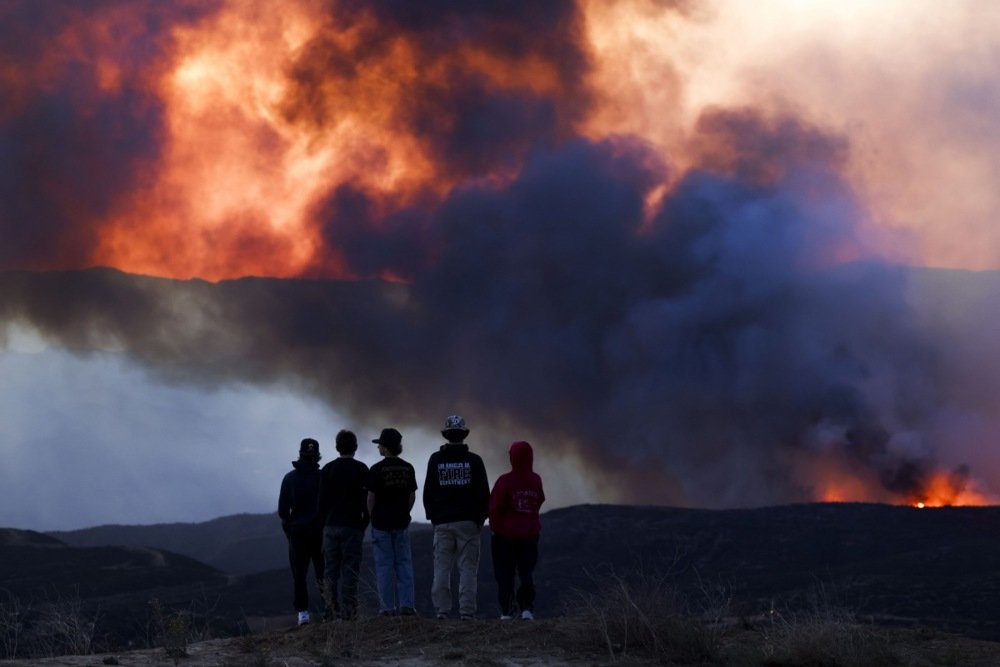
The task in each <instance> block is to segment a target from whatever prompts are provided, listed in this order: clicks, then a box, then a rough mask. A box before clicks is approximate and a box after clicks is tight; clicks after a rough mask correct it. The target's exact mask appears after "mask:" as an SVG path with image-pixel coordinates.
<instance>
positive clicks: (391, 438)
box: [372, 428, 403, 456]
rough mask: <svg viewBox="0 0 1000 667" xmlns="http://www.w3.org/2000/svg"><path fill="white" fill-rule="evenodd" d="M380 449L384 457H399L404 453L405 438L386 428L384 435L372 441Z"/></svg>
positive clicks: (392, 429) (383, 430) (383, 431)
mask: <svg viewBox="0 0 1000 667" xmlns="http://www.w3.org/2000/svg"><path fill="white" fill-rule="evenodd" d="M372 442H374V443H375V444H376V445H378V447H379V453H381V454H382V455H383V456H399V454H400V452H402V451H403V436H402V434H400V432H399V431H397V430H396V429H394V428H384V429H382V433H381V434H380V435H379V436H378V437H377V438H375V439H374V440H372Z"/></svg>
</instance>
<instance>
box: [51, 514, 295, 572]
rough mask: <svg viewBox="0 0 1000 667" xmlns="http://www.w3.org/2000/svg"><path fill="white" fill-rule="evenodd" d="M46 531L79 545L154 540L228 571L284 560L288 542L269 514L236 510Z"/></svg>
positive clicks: (273, 565) (260, 568) (159, 545)
mask: <svg viewBox="0 0 1000 667" xmlns="http://www.w3.org/2000/svg"><path fill="white" fill-rule="evenodd" d="M49 534H50V535H52V536H53V537H55V538H57V539H60V540H62V541H64V542H66V543H67V544H71V545H73V546H79V547H93V546H102V545H117V546H133V547H138V546H155V547H157V548H160V549H167V550H169V551H173V552H176V553H179V554H184V555H185V556H190V557H191V558H195V559H197V560H200V561H202V562H203V563H207V564H208V565H211V566H212V567H214V568H217V569H219V570H222V571H223V572H228V573H230V574H249V573H251V572H262V571H264V570H270V569H274V568H276V567H282V566H283V565H284V564H285V563H286V562H287V561H288V545H287V543H286V542H285V536H284V534H283V533H282V532H281V523H280V522H279V521H278V517H277V516H276V515H274V514H236V515H233V516H226V517H221V518H218V519H213V520H211V521H205V522H202V523H160V524H153V525H149V526H122V525H114V524H110V525H104V526H96V527H94V528H84V529H82V530H71V531H58V532H52V533H49Z"/></svg>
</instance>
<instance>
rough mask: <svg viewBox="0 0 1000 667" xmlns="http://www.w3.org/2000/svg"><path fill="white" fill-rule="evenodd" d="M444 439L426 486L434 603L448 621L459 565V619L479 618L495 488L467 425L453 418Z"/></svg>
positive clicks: (448, 421)
mask: <svg viewBox="0 0 1000 667" xmlns="http://www.w3.org/2000/svg"><path fill="white" fill-rule="evenodd" d="M441 435H443V436H444V437H445V439H446V440H447V441H448V442H447V443H445V444H444V445H441V448H440V449H439V450H438V451H436V452H434V453H433V454H431V456H430V459H429V460H428V461H427V476H426V478H425V480H424V491H423V501H424V511H425V512H426V513H427V518H428V520H430V522H431V523H432V524H433V526H434V579H433V583H432V584H431V601H432V602H433V604H434V608H435V610H436V611H437V617H438V618H447V617H448V614H449V613H450V612H451V609H452V605H453V601H452V595H451V572H452V569H453V568H454V567H455V565H456V564H457V565H458V613H459V616H460V617H461V618H462V619H471V618H474V617H475V615H476V594H477V592H478V576H479V551H480V532H481V531H482V527H483V524H484V523H486V516H487V508H488V505H489V500H490V482H489V479H487V477H486V466H485V465H484V464H483V460H482V459H481V458H480V457H479V455H477V454H474V453H472V452H471V451H469V446H468V445H467V444H465V442H464V441H465V438H466V437H467V436H468V435H469V429H468V428H466V425H465V420H464V419H462V417H460V416H458V415H452V416H451V417H448V418H447V419H446V420H445V425H444V429H442V431H441Z"/></svg>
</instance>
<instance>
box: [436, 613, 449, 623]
mask: <svg viewBox="0 0 1000 667" xmlns="http://www.w3.org/2000/svg"><path fill="white" fill-rule="evenodd" d="M437 620H439V621H446V620H448V614H445V613H444V612H440V611H439V612H438V614H437Z"/></svg>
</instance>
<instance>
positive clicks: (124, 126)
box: [0, 0, 212, 268]
mask: <svg viewBox="0 0 1000 667" xmlns="http://www.w3.org/2000/svg"><path fill="white" fill-rule="evenodd" d="M196 7H197V9H196ZM211 7H212V3H193V2H192V3H188V2H174V3H160V2H131V1H125V0H104V1H94V2H86V3H83V2H75V1H70V0H54V1H52V2H48V1H47V2H33V1H32V0H11V1H9V2H4V3H3V6H2V8H0V87H2V88H3V89H5V90H4V94H2V95H0V201H3V206H2V207H0V237H2V238H3V244H2V245H0V266H4V267H27V268H47V267H52V266H60V267H70V266H74V265H77V266H79V265H80V264H81V263H85V262H86V259H87V258H88V257H89V255H90V252H91V250H92V249H93V247H94V245H95V244H96V243H97V241H98V238H97V236H96V229H97V227H98V224H97V223H99V222H101V221H103V220H104V219H105V218H106V217H107V216H108V215H109V214H111V213H113V211H114V207H115V204H116V202H117V201H118V198H119V197H120V196H121V195H122V194H124V193H128V192H130V191H131V190H132V189H133V188H134V187H136V185H138V184H139V183H141V179H142V178H143V175H144V174H146V173H147V172H148V168H149V166H150V164H151V163H152V161H153V160H155V158H156V157H157V155H158V152H159V141H160V139H159V127H160V122H161V114H162V108H161V103H160V101H159V100H158V99H157V97H156V96H155V95H154V94H153V91H151V90H150V85H151V84H152V79H153V77H154V75H155V73H154V72H153V71H151V70H150V69H149V68H150V67H151V66H152V65H153V64H154V63H155V62H156V61H157V59H158V58H160V57H162V55H163V53H164V51H165V49H166V48H167V44H168V42H169V32H170V29H171V28H172V27H174V26H175V25H177V24H179V23H181V22H184V21H190V20H194V19H196V18H197V17H198V16H199V15H201V14H204V13H206V12H208V11H210V9H211ZM102 60H106V61H107V62H111V63H114V65H115V66H116V67H118V68H120V74H121V81H120V84H119V85H116V86H108V85H106V82H105V83H102V82H101V80H100V74H99V62H100V61H102Z"/></svg>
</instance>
